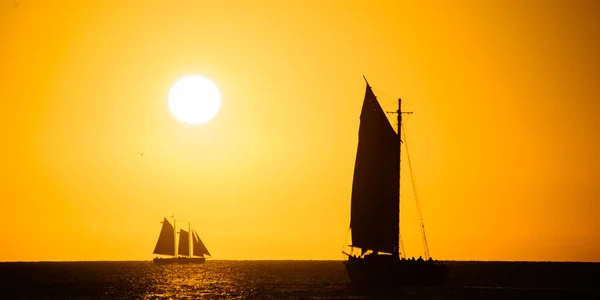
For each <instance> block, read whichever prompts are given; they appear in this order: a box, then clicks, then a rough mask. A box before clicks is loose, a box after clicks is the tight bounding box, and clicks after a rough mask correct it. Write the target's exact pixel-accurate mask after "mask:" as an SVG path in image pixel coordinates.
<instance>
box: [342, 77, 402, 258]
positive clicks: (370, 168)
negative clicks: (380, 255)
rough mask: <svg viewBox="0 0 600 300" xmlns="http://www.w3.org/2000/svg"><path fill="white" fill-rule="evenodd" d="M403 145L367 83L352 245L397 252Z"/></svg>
mask: <svg viewBox="0 0 600 300" xmlns="http://www.w3.org/2000/svg"><path fill="white" fill-rule="evenodd" d="M399 152H400V143H399V138H398V134H397V133H396V132H395V131H394V128H393V127H392V125H391V124H390V122H389V121H388V119H387V117H386V115H385V112H384V111H383V109H382V108H381V105H380V104H379V102H378V101H377V98H376V97H375V94H373V91H372V90H371V87H370V86H369V84H368V83H367V89H366V92H365V99H364V102H363V106H362V111H361V114H360V127H359V131H358V150H357V153H356V162H355V165H354V178H353V182H352V203H351V215H350V228H351V230H352V246H354V247H359V248H361V249H362V252H363V253H364V252H365V251H367V250H372V251H377V252H387V253H398V242H399V207H400V201H399V188H400V155H399Z"/></svg>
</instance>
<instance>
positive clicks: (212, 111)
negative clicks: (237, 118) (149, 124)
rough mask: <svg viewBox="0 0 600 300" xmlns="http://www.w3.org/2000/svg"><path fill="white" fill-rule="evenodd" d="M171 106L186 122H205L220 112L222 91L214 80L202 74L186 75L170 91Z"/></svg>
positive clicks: (173, 111) (177, 115)
mask: <svg viewBox="0 0 600 300" xmlns="http://www.w3.org/2000/svg"><path fill="white" fill-rule="evenodd" d="M169 108H170V109H171V112H172V113H173V115H175V117H177V119H179V120H180V121H182V122H184V123H188V124H201V123H205V122H207V121H209V120H210V119H212V118H214V117H215V116H216V115H217V113H218V112H219V108H221V93H219V89H217V86H216V85H215V84H214V83H213V82H212V81H210V80H208V79H206V78H204V77H202V76H197V75H189V76H184V77H182V78H181V79H179V80H178V81H177V82H175V84H173V86H172V87H171V90H170V91H169Z"/></svg>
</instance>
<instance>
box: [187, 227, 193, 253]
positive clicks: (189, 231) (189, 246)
mask: <svg viewBox="0 0 600 300" xmlns="http://www.w3.org/2000/svg"><path fill="white" fill-rule="evenodd" d="M188 251H189V255H188V257H190V258H191V257H192V224H191V223H190V222H188Z"/></svg>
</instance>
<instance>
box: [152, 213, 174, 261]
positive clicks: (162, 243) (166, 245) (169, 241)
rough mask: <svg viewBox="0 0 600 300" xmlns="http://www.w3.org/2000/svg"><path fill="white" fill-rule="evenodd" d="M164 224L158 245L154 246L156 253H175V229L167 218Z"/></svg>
mask: <svg viewBox="0 0 600 300" xmlns="http://www.w3.org/2000/svg"><path fill="white" fill-rule="evenodd" d="M162 224H163V226H162V229H161V230H160V235H159V236H158V241H157V242H156V247H154V254H162V255H175V229H174V228H173V225H171V223H169V220H167V218H165V219H164V221H163V222H162Z"/></svg>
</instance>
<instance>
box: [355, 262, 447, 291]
mask: <svg viewBox="0 0 600 300" xmlns="http://www.w3.org/2000/svg"><path fill="white" fill-rule="evenodd" d="M344 264H345V266H346V273H347V274H348V277H350V281H352V283H356V284H362V285H382V284H383V285H393V286H422V285H444V284H445V283H446V280H447V279H448V267H447V266H446V265H445V264H442V263H438V262H433V261H428V262H426V261H411V260H398V259H396V258H394V257H393V256H390V255H379V256H372V257H369V256H366V257H362V258H361V257H352V256H350V257H348V260H347V261H345V262H344Z"/></svg>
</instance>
